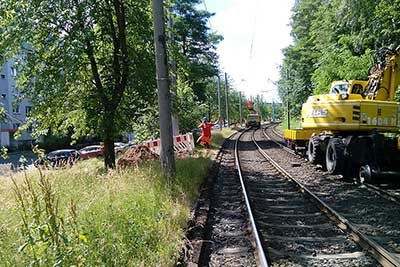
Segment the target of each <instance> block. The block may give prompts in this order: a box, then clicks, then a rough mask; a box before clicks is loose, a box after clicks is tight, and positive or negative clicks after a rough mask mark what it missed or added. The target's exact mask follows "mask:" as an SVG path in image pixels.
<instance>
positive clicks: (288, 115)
mask: <svg viewBox="0 0 400 267" xmlns="http://www.w3.org/2000/svg"><path fill="white" fill-rule="evenodd" d="M289 78H290V74H289V69H287V72H286V80H287V88H286V98H287V128H288V129H289V130H290V103H289V89H290V85H289V84H290V81H289Z"/></svg>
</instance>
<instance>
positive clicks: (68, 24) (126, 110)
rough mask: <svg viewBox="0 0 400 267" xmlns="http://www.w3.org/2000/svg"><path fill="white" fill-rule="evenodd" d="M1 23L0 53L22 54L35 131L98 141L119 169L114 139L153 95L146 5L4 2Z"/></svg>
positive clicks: (108, 0) (22, 83) (96, 0)
mask: <svg viewBox="0 0 400 267" xmlns="http://www.w3.org/2000/svg"><path fill="white" fill-rule="evenodd" d="M0 15H1V17H2V18H3V20H2V22H1V24H0V28H2V29H3V32H2V38H1V40H0V48H1V50H2V51H4V52H3V56H4V57H6V58H9V57H13V56H15V55H17V54H22V57H21V60H20V62H19V65H18V67H19V69H20V75H19V77H18V84H19V87H20V88H23V93H24V94H25V95H28V96H30V97H31V98H32V101H33V103H34V105H35V108H34V110H33V113H32V116H33V117H34V118H35V120H36V122H37V125H38V128H37V130H39V131H40V130H43V129H49V128H51V129H52V131H53V132H67V131H70V130H71V129H72V130H73V132H74V136H75V137H79V136H82V135H92V134H98V135H100V136H101V137H102V140H103V142H104V147H105V159H104V162H105V166H106V167H108V168H113V167H115V154H114V138H115V137H116V136H117V135H118V134H120V133H121V132H123V131H124V130H126V129H127V128H129V127H130V126H131V125H132V124H131V123H130V121H131V120H134V119H135V118H138V117H140V116H141V114H140V112H137V110H140V109H141V108H143V107H144V106H146V105H147V102H148V101H149V100H150V99H151V98H153V97H154V95H155V90H154V88H155V84H154V78H153V77H154V59H153V55H152V51H153V49H152V46H153V45H152V31H151V29H152V27H151V12H150V5H149V3H148V2H146V1H133V0H132V1H123V0H87V1H81V0H65V1H61V0H49V1H36V0H34V1H30V2H27V1H25V0H4V1H2V5H1V9H0Z"/></svg>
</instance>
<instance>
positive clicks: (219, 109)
mask: <svg viewBox="0 0 400 267" xmlns="http://www.w3.org/2000/svg"><path fill="white" fill-rule="evenodd" d="M217 78H218V80H217V81H218V87H217V92H218V120H219V129H220V130H222V117H221V79H220V77H219V74H218V76H217Z"/></svg>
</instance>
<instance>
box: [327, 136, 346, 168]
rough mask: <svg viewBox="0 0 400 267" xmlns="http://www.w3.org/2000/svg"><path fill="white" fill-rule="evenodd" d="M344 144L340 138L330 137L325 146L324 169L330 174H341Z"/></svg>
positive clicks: (343, 164)
mask: <svg viewBox="0 0 400 267" xmlns="http://www.w3.org/2000/svg"><path fill="white" fill-rule="evenodd" d="M344 149H345V144H344V143H343V141H342V139H340V138H331V139H329V142H328V147H327V148H326V170H327V171H328V173H330V174H343V170H344V166H345V158H344Z"/></svg>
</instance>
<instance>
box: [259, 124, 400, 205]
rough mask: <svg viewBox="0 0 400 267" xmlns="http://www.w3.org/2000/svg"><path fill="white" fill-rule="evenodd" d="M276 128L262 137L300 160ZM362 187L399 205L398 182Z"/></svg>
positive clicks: (274, 126)
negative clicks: (286, 144)
mask: <svg viewBox="0 0 400 267" xmlns="http://www.w3.org/2000/svg"><path fill="white" fill-rule="evenodd" d="M278 126H279V124H271V125H269V126H268V127H266V128H264V131H263V134H264V136H265V137H266V138H267V139H269V140H271V141H272V142H274V143H276V144H277V145H278V146H280V147H281V148H282V149H283V150H285V151H286V152H288V153H290V154H293V155H296V156H297V157H298V158H301V156H300V155H297V154H296V153H295V152H294V151H293V150H291V149H289V148H288V147H286V146H285V140H284V138H283V135H282V133H281V132H279V131H278V130H277V127H278ZM332 176H334V175H332ZM364 186H365V187H366V188H367V189H369V190H370V191H373V192H374V193H375V194H378V195H380V196H382V197H383V198H386V199H387V200H389V201H392V202H393V203H395V204H398V205H400V181H394V180H393V179H391V180H390V179H386V180H382V181H376V183H375V184H371V183H365V184H364Z"/></svg>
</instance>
